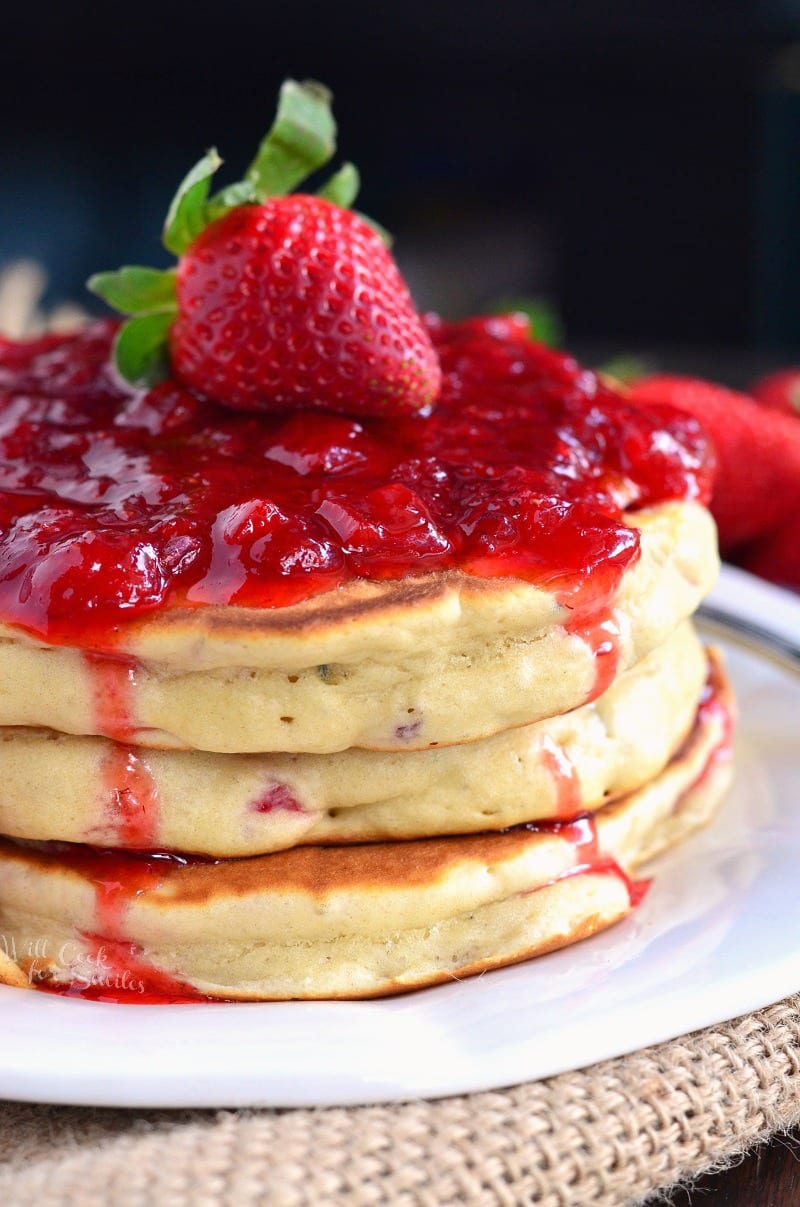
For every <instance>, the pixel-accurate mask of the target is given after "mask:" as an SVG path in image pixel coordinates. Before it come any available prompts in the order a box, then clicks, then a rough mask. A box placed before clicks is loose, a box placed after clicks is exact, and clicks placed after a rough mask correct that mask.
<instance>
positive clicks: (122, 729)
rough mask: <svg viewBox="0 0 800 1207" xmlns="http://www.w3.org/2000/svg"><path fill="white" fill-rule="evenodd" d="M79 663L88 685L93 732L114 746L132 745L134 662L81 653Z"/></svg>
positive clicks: (120, 658)
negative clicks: (89, 688) (82, 665)
mask: <svg viewBox="0 0 800 1207" xmlns="http://www.w3.org/2000/svg"><path fill="white" fill-rule="evenodd" d="M83 659H84V665H85V666H86V669H87V671H88V674H89V679H90V683H91V699H92V711H93V714H94V723H95V732H96V733H99V734H103V735H104V736H105V737H107V738H113V739H114V741H116V742H131V741H133V739H134V738H135V736H136V726H135V723H134V708H133V688H134V683H135V676H136V660H135V659H134V658H127V657H125V656H121V655H114V656H110V655H108V654H97V653H94V652H93V651H91V650H85V651H84V655H83Z"/></svg>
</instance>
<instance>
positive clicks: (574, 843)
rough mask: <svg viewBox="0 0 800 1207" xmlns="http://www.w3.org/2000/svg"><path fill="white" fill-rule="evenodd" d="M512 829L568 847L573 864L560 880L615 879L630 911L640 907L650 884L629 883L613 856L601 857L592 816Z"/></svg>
mask: <svg viewBox="0 0 800 1207" xmlns="http://www.w3.org/2000/svg"><path fill="white" fill-rule="evenodd" d="M513 829H521V830H528V831H530V832H531V833H534V834H555V835H557V836H558V837H559V838H561V839H562V840H564V841H566V842H568V843H569V845H570V846H571V847H572V849H573V850H574V852H575V864H574V866H573V867H571V868H570V869H569V871H567V872H565V873H564V874H563V875H562V876H559V877H558V879H559V880H565V879H567V877H569V876H581V875H584V874H590V875H592V876H615V877H616V878H617V879H618V880H621V881H622V883H623V884H624V885H625V888H626V889H627V891H628V899H629V901H630V903H631V906H632V907H635V906H637V905H639V903H640V902H641V901H642V900H643V899H644V897H645V895H646V893H647V890H648V889H649V887H650V881H649V880H632V879H631V877H630V876H629V875H628V873H627V872H626V871H625V870H624V868H622V867H620V865H619V864H618V863H617V861H616V859H614V857H613V856H611V855H606V854H604V852H603V851H602V850H601V849H600V841H599V838H598V834H597V820H596V818H595V815H594V813H582V814H580V815H579V816H578V817H573V818H571V819H570V820H569V821H560V820H558V819H553V820H550V821H532V822H527V823H524V824H523V825H521V826H514V827H513ZM541 887H543V886H542V885H537V886H536V888H535V889H532V890H531V891H532V892H537V891H538V889H539V888H541Z"/></svg>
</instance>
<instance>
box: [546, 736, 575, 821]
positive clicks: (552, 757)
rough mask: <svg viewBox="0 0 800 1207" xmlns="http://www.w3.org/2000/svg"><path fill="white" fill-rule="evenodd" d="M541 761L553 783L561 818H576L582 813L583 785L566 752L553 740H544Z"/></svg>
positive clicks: (547, 738)
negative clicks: (577, 814)
mask: <svg viewBox="0 0 800 1207" xmlns="http://www.w3.org/2000/svg"><path fill="white" fill-rule="evenodd" d="M541 759H542V762H543V763H544V766H545V767H546V768H547V773H548V775H549V776H550V778H551V779H552V781H553V787H554V788H555V793H556V809H557V811H558V816H559V817H574V816H575V814H576V813H580V811H581V804H582V799H581V784H580V779H579V778H578V773H577V771H576V770H575V766H574V764H573V763H572V762H571V760H570V759H569V757H568V756H567V753H566V751H565V750H564V748H563V747H562V746H559V745H558V743H557V742H554V741H553V739H552V738H549V737H545V738H544V739H543V740H542V746H541Z"/></svg>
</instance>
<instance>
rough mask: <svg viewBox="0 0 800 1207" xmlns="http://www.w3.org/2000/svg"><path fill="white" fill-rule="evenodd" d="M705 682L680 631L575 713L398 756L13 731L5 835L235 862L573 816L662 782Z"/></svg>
mask: <svg viewBox="0 0 800 1207" xmlns="http://www.w3.org/2000/svg"><path fill="white" fill-rule="evenodd" d="M706 675H707V661H706V657H705V653H704V651H703V649H702V646H701V644H700V642H699V641H698V639H697V637H696V636H695V634H694V632H693V630H692V627H691V625H690V624H689V623H688V622H685V623H684V624H683V625H681V626H680V627H679V628H678V629H677V630H676V631H675V633H674V634H673V635H672V636H671V637H670V638H669V639H668V640H667V641H666V642H665V643H664V645H663V646H659V647H658V649H656V650H654V651H653V652H652V653H651V654H649V655H647V657H645V658H644V659H642V661H641V662H639V663H637V665H636V666H635V667H634V668H632V669H631V670H629V671H627V672H625V673H623V674H622V675H621V676H619V677H618V678H617V679H616V680H615V681H614V683H613V684H612V685H611V687H609V689H608V690H607V691H606V692H604V693H603V695H602V696H600V697H599V698H598V699H597V700H596V701H594V702H593V703H591V704H587V705H584V706H583V707H582V708H580V709H577V710H575V711H574V712H572V713H569V714H567V715H565V716H559V717H553V718H550V719H549V720H546V721H540V722H537V723H536V724H534V725H531V726H525V727H522V728H519V729H512V730H508V731H506V732H505V733H501V734H497V735H495V736H494V737H491V738H484V739H481V740H479V741H477V742H472V743H468V744H466V745H462V746H457V747H456V746H451V747H442V748H440V749H435V750H423V751H408V752H403V753H402V754H384V753H379V752H375V751H365V750H346V751H342V752H341V753H338V754H328V755H313V754H312V755H280V754H273V755H230V754H229V755H219V754H209V753H205V752H201V751H153V750H150V751H147V750H142V749H138V750H137V749H135V748H134V747H131V746H123V745H121V744H119V743H114V742H110V741H109V740H107V739H105V738H92V737H73V736H69V735H65V734H58V733H55V732H54V731H52V730H32V729H11V728H8V729H5V730H2V731H0V781H2V784H3V791H2V795H0V833H3V834H7V835H10V836H12V837H15V838H23V839H35V840H48V839H55V840H59V841H64V842H78V843H90V844H92V845H95V846H103V847H130V848H135V849H166V850H174V851H182V852H192V853H199V854H206V855H216V856H242V855H255V854H261V853H266V852H269V851H275V850H280V849H281V848H284V847H290V846H293V845H295V844H297V843H305V844H308V843H318V842H325V843H337V842H354V841H361V842H363V841H378V840H382V839H398V838H403V839H406V838H417V837H426V836H433V835H437V834H464V833H473V832H476V831H480V830H495V829H502V828H504V827H506V826H512V825H516V824H517V823H519V822H523V821H531V820H537V819H539V818H549V817H558V816H561V817H563V816H566V815H569V816H574V815H575V814H576V813H579V812H582V811H584V810H593V809H596V808H598V807H599V806H600V805H602V804H604V803H606V802H607V801H608V800H609V799H612V798H614V797H616V796H619V795H620V794H622V793H624V792H629V791H632V790H633V789H635V788H638V787H640V786H641V785H642V784H644V783H646V782H647V781H648V780H650V779H652V778H653V776H655V775H657V774H658V773H659V772H660V771H661V770H662V768H663V767H664V765H665V764H666V762H667V760H668V759H669V758H670V756H671V755H672V754H673V752H674V751H675V750H676V749H677V747H678V746H679V745H680V743H681V742H682V741H683V739H684V738H685V736H686V734H687V733H688V732H689V730H690V729H691V727H692V724H693V722H694V716H695V713H696V710H697V701H698V699H699V696H700V692H701V690H702V687H703V684H704V682H705V679H706Z"/></svg>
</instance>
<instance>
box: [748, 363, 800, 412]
mask: <svg viewBox="0 0 800 1207" xmlns="http://www.w3.org/2000/svg"><path fill="white" fill-rule="evenodd" d="M750 393H751V394H752V396H753V398H755V400H756V402H760V403H761V405H762V406H765V407H772V408H773V409H774V410H776V411H785V412H786V414H787V415H796V416H798V417H800V367H798V366H794V367H793V368H791V369H779V370H778V371H777V373H769V374H767V376H766V377H760V378H759V379H758V381H756V382H754V383H753V385H752V386H751V387H750Z"/></svg>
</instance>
